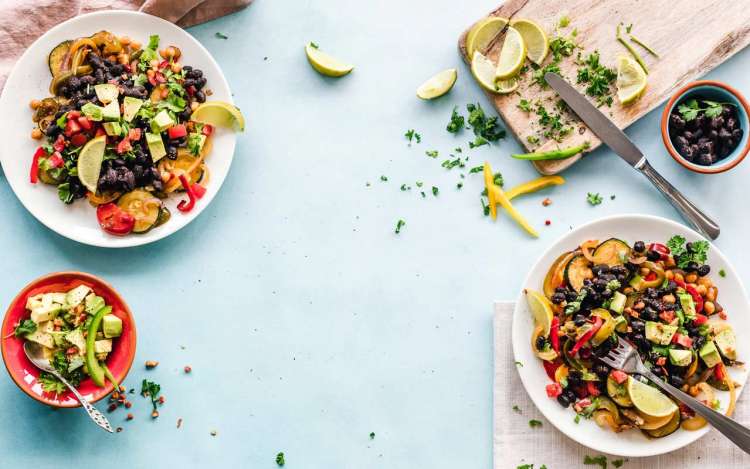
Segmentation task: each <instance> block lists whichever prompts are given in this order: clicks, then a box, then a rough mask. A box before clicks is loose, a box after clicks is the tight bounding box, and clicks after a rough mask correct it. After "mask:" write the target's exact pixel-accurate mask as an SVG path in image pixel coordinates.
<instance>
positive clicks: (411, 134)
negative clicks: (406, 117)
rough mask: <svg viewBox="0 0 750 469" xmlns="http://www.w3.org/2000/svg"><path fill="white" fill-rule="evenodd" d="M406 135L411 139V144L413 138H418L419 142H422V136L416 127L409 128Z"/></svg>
mask: <svg viewBox="0 0 750 469" xmlns="http://www.w3.org/2000/svg"><path fill="white" fill-rule="evenodd" d="M404 137H406V139H407V140H409V145H411V142H412V140H416V141H417V143H421V142H422V136H421V135H419V134H418V133H417V132H416V131H415V130H414V129H409V130H407V131H406V133H405V134H404Z"/></svg>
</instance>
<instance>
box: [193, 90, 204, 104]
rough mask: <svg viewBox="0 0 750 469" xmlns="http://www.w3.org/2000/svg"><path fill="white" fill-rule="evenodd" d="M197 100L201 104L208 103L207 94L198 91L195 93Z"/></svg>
mask: <svg viewBox="0 0 750 469" xmlns="http://www.w3.org/2000/svg"><path fill="white" fill-rule="evenodd" d="M195 99H196V101H198V102H199V103H205V102H206V93H204V92H203V91H196V92H195Z"/></svg>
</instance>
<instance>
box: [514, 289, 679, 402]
mask: <svg viewBox="0 0 750 469" xmlns="http://www.w3.org/2000/svg"><path fill="white" fill-rule="evenodd" d="M526 301H527V302H528V304H529V309H530V310H531V315H532V316H533V317H534V321H536V323H537V325H538V326H541V327H542V335H543V336H544V337H547V336H549V330H550V327H551V325H552V316H553V315H552V306H551V305H550V302H549V300H548V299H547V297H546V296H544V295H542V294H541V293H539V292H537V291H534V290H526ZM670 402H671V401H670Z"/></svg>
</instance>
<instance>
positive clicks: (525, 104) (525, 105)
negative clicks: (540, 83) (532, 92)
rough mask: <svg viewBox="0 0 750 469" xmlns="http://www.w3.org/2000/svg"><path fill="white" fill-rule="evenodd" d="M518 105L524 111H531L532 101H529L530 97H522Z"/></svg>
mask: <svg viewBox="0 0 750 469" xmlns="http://www.w3.org/2000/svg"><path fill="white" fill-rule="evenodd" d="M516 107H517V108H518V109H520V110H522V111H523V112H531V101H529V100H528V99H521V101H519V102H518V104H517V105H516Z"/></svg>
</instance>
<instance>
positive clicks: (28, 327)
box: [13, 319, 36, 337]
mask: <svg viewBox="0 0 750 469" xmlns="http://www.w3.org/2000/svg"><path fill="white" fill-rule="evenodd" d="M34 331H36V323H35V322H34V321H32V320H31V319H24V320H23V321H21V322H20V323H18V325H17V326H16V328H15V330H14V331H13V335H15V336H16V337H20V336H22V335H24V336H25V335H26V334H31V333H33V332H34Z"/></svg>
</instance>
